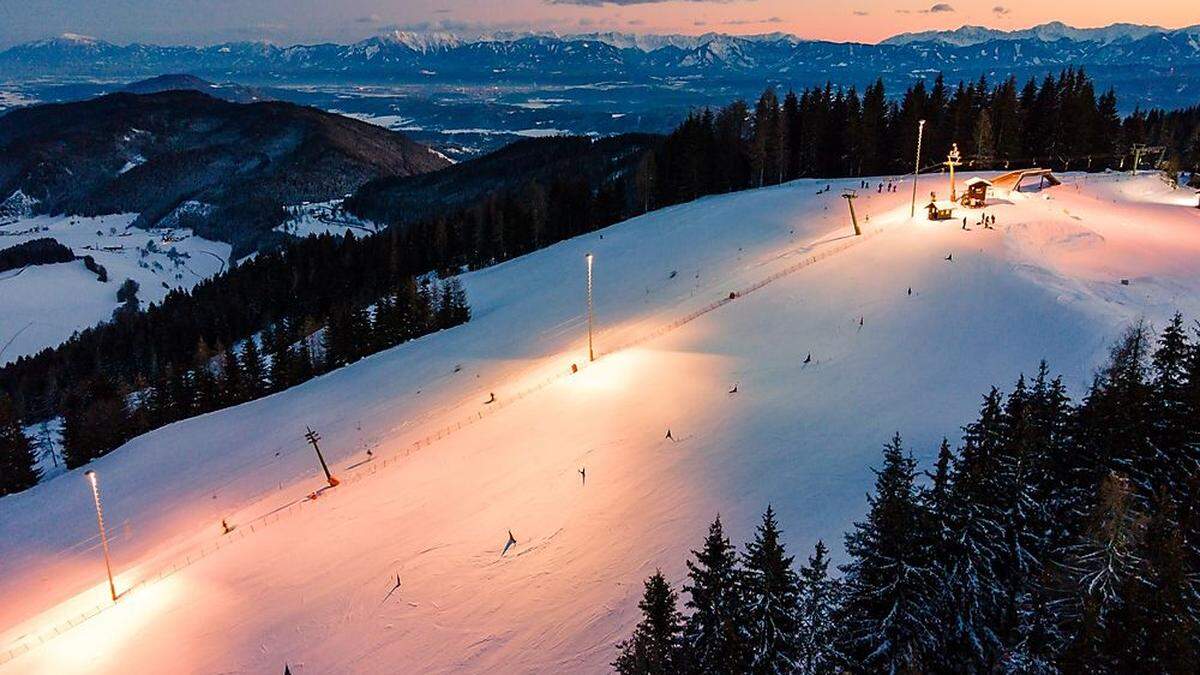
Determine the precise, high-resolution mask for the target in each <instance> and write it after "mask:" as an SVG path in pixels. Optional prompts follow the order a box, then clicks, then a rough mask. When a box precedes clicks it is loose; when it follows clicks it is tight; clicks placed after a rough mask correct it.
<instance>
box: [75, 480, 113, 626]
mask: <svg viewBox="0 0 1200 675" xmlns="http://www.w3.org/2000/svg"><path fill="white" fill-rule="evenodd" d="M83 475H85V476H87V479H88V481H89V482H90V483H91V484H92V502H94V503H95V504H96V524H97V525H99V526H100V546H101V548H103V549H104V571H105V572H107V573H108V592H109V594H110V595H112V599H113V602H116V601H117V585H116V584H115V583H113V575H112V562H111V561H110V560H109V558H108V534H107V533H106V532H105V531H104V511H103V510H102V509H101V508H100V486H98V485H97V484H96V472H95V471H86V472H84V474H83Z"/></svg>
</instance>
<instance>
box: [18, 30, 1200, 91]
mask: <svg viewBox="0 0 1200 675" xmlns="http://www.w3.org/2000/svg"><path fill="white" fill-rule="evenodd" d="M1052 64H1063V65H1066V64H1074V65H1085V66H1087V65H1096V66H1132V65H1151V66H1161V67H1170V66H1189V65H1200V25H1197V26H1192V27H1189V28H1180V29H1165V28H1161V27H1156V26H1139V25H1131V24H1114V25H1112V26H1108V27H1106V28H1096V29H1076V28H1071V27H1069V26H1065V25H1063V24H1061V23H1050V24H1045V25H1042V26H1037V27H1034V28H1030V29H1026V30H1019V31H1011V32H1004V31H998V30H995V29H989V28H983V27H979V26H963V27H962V28H959V29H957V30H953V31H940V32H926V33H909V34H903V35H897V36H895V37H892V38H889V39H887V40H884V41H883V42H881V43H879V44H861V43H853V42H828V41H819V40H802V39H799V38H797V37H795V36H792V35H786V34H782V33H773V34H766V35H753V36H733V35H723V34H718V33H707V34H704V35H696V36H686V35H636V34H626V33H591V34H579V35H554V34H543V33H501V34H490V35H478V36H473V37H464V36H460V35H457V34H453V33H413V32H403V31H395V32H391V33H387V34H384V35H379V36H375V37H371V38H368V39H365V40H362V41H359V42H355V43H353V44H349V45H340V44H332V43H327V44H315V45H292V46H276V45H273V44H268V43H263V42H230V43H224V44H216V45H210V46H203V47H197V46H159V45H149V44H136V43H135V44H128V45H116V44H112V43H109V42H104V41H102V40H97V39H94V38H88V37H85V36H80V35H70V34H68V35H64V36H61V37H57V38H52V39H47V40H39V41H36V42H30V43H26V44H22V45H17V46H15V47H12V48H10V49H8V50H6V51H4V52H0V75H3V76H10V77H14V76H30V75H70V74H78V75H118V74H120V75H133V74H139V73H143V74H144V73H154V74H160V73H164V72H189V73H196V74H199V75H206V74H217V73H219V74H226V75H242V76H245V75H252V76H253V75H273V76H277V77H285V78H286V77H301V76H306V75H321V74H325V75H332V74H337V75H339V76H342V77H344V76H348V75H359V76H366V77H372V76H374V77H384V78H398V79H403V78H406V77H416V78H420V77H431V76H434V75H438V76H444V77H469V78H477V77H479V76H480V74H481V73H491V74H493V75H496V76H498V77H500V78H502V79H506V78H520V77H522V76H525V77H538V78H550V79H580V78H583V79H593V78H595V77H597V76H634V77H638V76H642V77H663V76H667V77H669V76H687V75H697V74H702V75H706V76H726V77H739V76H758V77H768V78H770V77H783V76H787V75H788V74H789V73H796V72H805V71H812V70H814V69H819V70H822V71H824V72H830V71H836V70H838V69H852V68H856V69H870V70H873V71H875V72H894V71H913V70H928V69H930V68H935V69H953V70H959V69H970V68H974V69H976V70H981V71H986V70H991V69H996V68H1003V67H1015V68H1020V67H1023V66H1026V67H1027V66H1046V65H1052Z"/></svg>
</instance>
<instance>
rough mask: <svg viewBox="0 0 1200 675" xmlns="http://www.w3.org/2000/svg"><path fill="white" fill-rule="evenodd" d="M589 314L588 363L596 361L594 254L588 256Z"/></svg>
mask: <svg viewBox="0 0 1200 675" xmlns="http://www.w3.org/2000/svg"><path fill="white" fill-rule="evenodd" d="M586 257H587V312H588V361H595V360H596V352H595V350H594V349H593V348H592V324H593V318H592V254H591V253H589V254H587V256H586Z"/></svg>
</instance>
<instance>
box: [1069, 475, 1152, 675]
mask: <svg viewBox="0 0 1200 675" xmlns="http://www.w3.org/2000/svg"><path fill="white" fill-rule="evenodd" d="M1134 502H1135V499H1134V496H1133V488H1132V486H1131V485H1130V482H1129V480H1128V479H1126V478H1125V477H1124V476H1121V475H1119V474H1116V473H1111V474H1109V475H1108V476H1106V477H1105V478H1104V480H1103V481H1102V483H1101V484H1100V489H1099V493H1098V494H1097V496H1096V502H1095V503H1096V506H1095V508H1094V509H1093V512H1092V514H1091V517H1090V519H1089V524H1088V528H1087V531H1086V533H1085V536H1084V538H1083V539H1082V540H1081V541H1079V542H1078V543H1077V544H1075V545H1074V546H1073V547H1072V548H1071V550H1070V555H1069V558H1068V560H1067V569H1066V577H1067V580H1068V582H1069V586H1068V587H1067V591H1068V595H1067V597H1066V598H1065V600H1064V602H1063V603H1061V604H1062V606H1061V607H1060V608H1059V615H1060V616H1061V617H1062V618H1063V620H1064V621H1065V622H1066V626H1065V628H1066V633H1067V636H1068V638H1069V643H1068V644H1067V646H1066V649H1065V650H1064V653H1063V661H1062V667H1063V668H1064V669H1065V670H1068V671H1073V672H1082V671H1083V670H1089V669H1095V668H1098V667H1099V668H1105V667H1106V666H1107V667H1111V666H1112V657H1113V654H1119V653H1121V652H1123V651H1125V650H1126V648H1127V647H1126V646H1124V645H1123V644H1121V643H1122V641H1123V640H1124V639H1126V638H1127V637H1128V636H1125V635H1123V634H1122V632H1121V631H1119V630H1113V629H1114V628H1117V627H1121V626H1123V624H1124V622H1121V621H1119V619H1120V618H1121V612H1122V611H1124V609H1125V605H1126V603H1127V601H1128V599H1129V598H1128V597H1127V589H1128V588H1129V584H1130V582H1131V580H1132V579H1134V578H1135V577H1136V575H1137V574H1138V573H1139V570H1140V569H1141V568H1142V567H1143V565H1144V561H1143V560H1142V558H1141V556H1140V552H1141V546H1142V536H1143V530H1144V528H1145V518H1144V517H1143V516H1142V515H1141V514H1140V513H1139V512H1138V511H1137V509H1136V508H1135V505H1134ZM1114 637H1117V638H1119V639H1117V640H1114V639H1113V638H1114Z"/></svg>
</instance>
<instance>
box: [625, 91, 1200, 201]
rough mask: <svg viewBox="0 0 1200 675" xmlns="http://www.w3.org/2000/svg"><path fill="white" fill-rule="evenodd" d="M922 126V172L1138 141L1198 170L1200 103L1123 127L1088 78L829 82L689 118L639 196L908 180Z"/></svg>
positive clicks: (1091, 167) (1051, 160)
mask: <svg viewBox="0 0 1200 675" xmlns="http://www.w3.org/2000/svg"><path fill="white" fill-rule="evenodd" d="M920 120H925V127H924V134H923V137H922V152H921V169H922V171H926V170H932V169H937V168H938V167H939V166H940V164H941V163H942V162H944V161H945V158H946V155H947V153H948V152H949V151H950V148H951V145H952V144H957V145H958V149H959V151H960V152H961V154H962V155H963V158H964V162H965V165H966V166H967V167H970V168H976V169H987V168H1006V167H1014V168H1016V167H1029V166H1042V167H1048V168H1052V169H1057V170H1088V171H1098V170H1102V169H1107V168H1112V169H1121V168H1125V169H1128V168H1131V167H1132V161H1133V157H1132V156H1131V154H1130V153H1131V149H1132V148H1133V146H1134V144H1139V143H1140V144H1146V145H1150V146H1162V147H1164V148H1165V151H1164V153H1163V155H1164V158H1165V160H1166V161H1165V164H1167V165H1168V167H1174V169H1173V170H1174V171H1175V172H1178V171H1179V170H1180V169H1184V170H1190V171H1195V170H1196V169H1197V168H1198V167H1200V107H1193V108H1188V109H1186V110H1178V111H1173V112H1163V111H1151V112H1143V111H1136V112H1134V113H1132V114H1131V115H1129V116H1127V117H1125V118H1124V119H1122V118H1121V117H1120V116H1119V115H1118V113H1117V99H1116V95H1115V94H1114V93H1113V92H1112V91H1108V92H1105V93H1103V94H1100V95H1097V94H1096V92H1095V91H1094V88H1093V85H1092V82H1091V80H1090V79H1089V78H1088V77H1087V75H1086V73H1084V72H1083V71H1082V70H1067V71H1064V72H1062V73H1060V74H1059V75H1058V76H1057V77H1051V76H1047V77H1046V78H1045V79H1044V80H1043V81H1042V82H1041V84H1040V85H1039V84H1038V83H1037V82H1036V81H1034V80H1030V81H1029V82H1027V83H1026V84H1025V85H1024V86H1021V85H1019V84H1018V83H1017V81H1016V80H1014V79H1008V80H1005V81H1003V82H1000V83H999V84H996V85H995V86H993V85H991V84H989V83H988V81H987V80H986V79H984V78H980V79H979V80H978V81H976V82H974V83H965V82H960V83H959V84H958V85H957V86H955V87H953V88H952V87H949V86H947V85H946V84H945V83H944V82H943V81H942V78H941V77H938V78H937V79H936V80H934V82H933V84H932V86H930V87H926V85H925V83H924V81H918V82H917V83H916V84H914V85H913V86H912V87H910V88H909V89H908V90H907V91H906V92H904V95H903V96H901V97H899V98H898V99H896V100H892V99H890V98H889V97H888V95H887V93H886V92H885V91H884V87H883V83H882V82H881V81H877V82H876V83H875V84H872V85H870V86H868V87H867V88H866V89H865V90H864V91H863V92H862V94H861V95H860V94H859V93H858V92H857V91H856V90H854V89H849V90H841V89H834V88H832V87H830V86H828V85H826V86H825V87H823V88H814V89H806V90H804V91H802V92H800V93H796V92H789V93H788V94H786V95H785V96H784V98H783V100H782V102H781V101H780V100H779V98H778V96H777V94H776V93H775V91H774V90H767V91H766V92H764V93H763V95H762V96H761V97H760V98H759V100H758V101H757V103H756V104H754V106H753V107H750V106H749V105H748V104H746V103H745V102H742V101H736V102H734V103H732V104H731V105H729V106H727V107H725V108H722V109H720V110H715V111H714V110H702V111H697V112H695V113H693V114H692V115H690V116H689V117H688V118H687V119H686V120H685V121H684V122H683V123H682V124H681V125H680V127H679V128H678V129H677V130H676V131H675V132H674V133H672V134H671V135H670V136H668V137H667V139H666V140H665V141H664V143H663V145H662V146H661V148H660V149H659V150H658V151H656V152H655V153H654V155H653V156H651V157H648V158H647V159H646V164H647V166H646V167H645V168H646V169H647V175H645V176H643V178H642V182H643V183H646V184H651V183H652V188H651V189H649V190H646V191H645V192H647V193H649V194H648V195H647V201H648V203H649V205H650V206H657V205H665V204H670V203H675V202H682V201H688V200H691V199H695V198H696V197H698V196H701V195H705V194H712V193H720V192H728V191H731V190H740V189H745V188H748V187H757V186H761V185H772V184H776V183H780V182H784V181H789V180H793V179H796V178H806V177H817V178H826V177H839V176H843V177H844V176H880V175H897V174H906V173H910V172H912V170H913V168H914V163H915V160H916V148H917V136H918V128H919V121H920ZM1157 156H1158V155H1157V154H1154V155H1152V156H1151V159H1155V158H1157ZM1143 162H1147V160H1146V159H1143ZM1148 165H1149V164H1148V163H1146V164H1143V166H1148Z"/></svg>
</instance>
